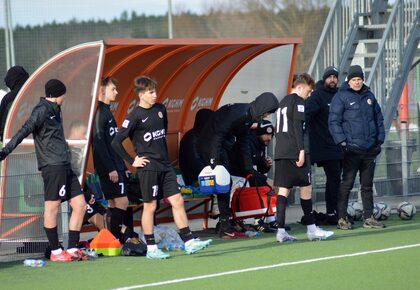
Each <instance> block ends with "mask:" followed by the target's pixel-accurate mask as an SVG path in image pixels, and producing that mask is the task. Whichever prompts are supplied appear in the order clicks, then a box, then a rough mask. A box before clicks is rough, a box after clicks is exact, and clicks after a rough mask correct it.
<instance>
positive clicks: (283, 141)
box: [274, 94, 306, 160]
mask: <svg viewBox="0 0 420 290" xmlns="http://www.w3.org/2000/svg"><path fill="white" fill-rule="evenodd" d="M304 130H305V101H304V99H303V98H301V97H299V96H298V95H297V94H290V95H287V96H285V97H284V98H283V99H282V100H281V101H280V106H279V109H278V110H277V121H276V134H275V136H276V150H275V157H274V158H275V159H293V160H298V159H299V151H300V150H305V148H304V143H305V142H304ZM305 153H306V152H305Z"/></svg>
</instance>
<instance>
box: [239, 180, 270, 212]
mask: <svg viewBox="0 0 420 290" xmlns="http://www.w3.org/2000/svg"><path fill="white" fill-rule="evenodd" d="M247 183H249V178H247V181H246V182H245V185H244V186H243V187H238V188H237V189H236V190H235V192H234V193H233V196H232V203H231V208H232V217H233V219H245V218H261V217H266V216H269V215H273V214H275V213H276V201H277V195H276V194H275V193H274V191H273V189H272V188H271V187H270V186H268V185H265V186H252V187H246V185H247Z"/></svg>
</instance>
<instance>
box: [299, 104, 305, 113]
mask: <svg viewBox="0 0 420 290" xmlns="http://www.w3.org/2000/svg"><path fill="white" fill-rule="evenodd" d="M297 110H298V112H302V113H304V112H305V106H304V105H298V106H297Z"/></svg>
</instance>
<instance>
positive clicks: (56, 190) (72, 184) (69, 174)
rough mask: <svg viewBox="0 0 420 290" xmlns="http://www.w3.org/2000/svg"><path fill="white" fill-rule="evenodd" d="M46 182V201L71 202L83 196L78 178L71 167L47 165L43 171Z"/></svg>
mask: <svg viewBox="0 0 420 290" xmlns="http://www.w3.org/2000/svg"><path fill="white" fill-rule="evenodd" d="M41 175H42V179H43V180H44V200H45V201H47V200H48V201H51V200H63V201H64V200H70V199H72V198H73V197H75V196H78V195H81V194H83V192H82V188H81V186H80V183H79V180H78V179H77V176H76V175H75V174H74V173H73V170H71V168H70V165H68V166H65V165H47V166H45V167H43V168H42V169H41Z"/></svg>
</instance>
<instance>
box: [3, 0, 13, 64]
mask: <svg viewBox="0 0 420 290" xmlns="http://www.w3.org/2000/svg"><path fill="white" fill-rule="evenodd" d="M8 3H9V1H8V0H4V39H5V42H6V43H5V51H6V70H7V69H9V68H10V67H11V65H10V45H9V25H8V23H9V20H8V18H9V9H8Z"/></svg>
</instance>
